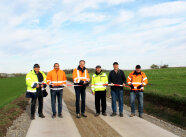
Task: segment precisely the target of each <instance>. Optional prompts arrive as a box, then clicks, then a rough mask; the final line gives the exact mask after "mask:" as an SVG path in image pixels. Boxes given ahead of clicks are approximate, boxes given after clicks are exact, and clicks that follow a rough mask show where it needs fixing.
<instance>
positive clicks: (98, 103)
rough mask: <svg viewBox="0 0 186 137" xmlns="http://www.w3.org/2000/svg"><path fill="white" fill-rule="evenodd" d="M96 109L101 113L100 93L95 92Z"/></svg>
mask: <svg viewBox="0 0 186 137" xmlns="http://www.w3.org/2000/svg"><path fill="white" fill-rule="evenodd" d="M95 107H96V113H100V95H99V91H96V92H95Z"/></svg>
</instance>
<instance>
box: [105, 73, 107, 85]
mask: <svg viewBox="0 0 186 137" xmlns="http://www.w3.org/2000/svg"><path fill="white" fill-rule="evenodd" d="M105 75H106V76H105V84H108V77H107V74H106V73H105Z"/></svg>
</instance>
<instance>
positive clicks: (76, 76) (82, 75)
mask: <svg viewBox="0 0 186 137" xmlns="http://www.w3.org/2000/svg"><path fill="white" fill-rule="evenodd" d="M72 75H73V80H74V83H79V82H80V80H82V81H90V77H89V74H88V70H87V69H85V70H84V72H82V71H80V70H78V69H76V68H75V69H74V71H73V74H72Z"/></svg>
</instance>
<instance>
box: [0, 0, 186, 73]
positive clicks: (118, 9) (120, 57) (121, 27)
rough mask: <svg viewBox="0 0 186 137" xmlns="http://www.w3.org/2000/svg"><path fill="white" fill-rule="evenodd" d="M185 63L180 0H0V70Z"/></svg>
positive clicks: (184, 13)
mask: <svg viewBox="0 0 186 137" xmlns="http://www.w3.org/2000/svg"><path fill="white" fill-rule="evenodd" d="M81 59H84V60H85V61H86V67H88V68H94V67H95V66H96V65H101V66H102V68H104V69H112V64H113V62H115V61H117V62H118V63H119V65H120V66H119V67H120V68H121V69H134V67H135V66H136V65H137V64H140V65H141V66H142V69H148V68H150V66H151V65H152V64H157V65H163V64H168V65H169V66H171V67H175V66H186V1H185V0H182V1H181V0H1V1H0V73H26V72H29V71H30V70H31V69H32V68H33V65H34V64H35V63H38V64H40V67H41V70H43V71H49V70H51V69H53V64H54V63H56V62H57V63H59V64H60V67H61V69H72V68H75V67H77V66H78V63H79V60H81Z"/></svg>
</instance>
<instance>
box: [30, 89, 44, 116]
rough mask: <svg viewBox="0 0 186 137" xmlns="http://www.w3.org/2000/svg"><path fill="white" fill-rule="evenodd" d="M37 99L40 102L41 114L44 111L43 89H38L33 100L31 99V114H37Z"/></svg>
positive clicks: (39, 109)
mask: <svg viewBox="0 0 186 137" xmlns="http://www.w3.org/2000/svg"><path fill="white" fill-rule="evenodd" d="M37 99H38V102H39V106H38V113H39V114H42V113H43V92H42V91H37V93H36V95H35V96H34V97H32V100H31V115H34V114H35V111H36V101H37Z"/></svg>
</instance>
